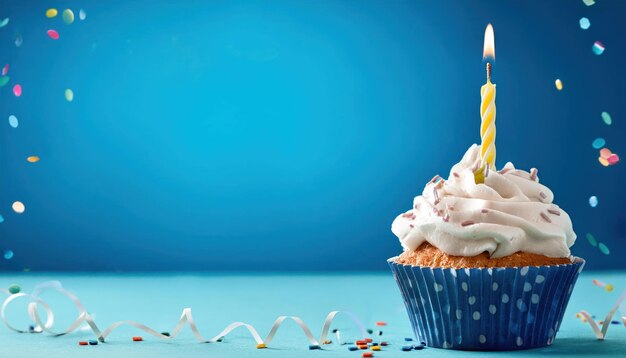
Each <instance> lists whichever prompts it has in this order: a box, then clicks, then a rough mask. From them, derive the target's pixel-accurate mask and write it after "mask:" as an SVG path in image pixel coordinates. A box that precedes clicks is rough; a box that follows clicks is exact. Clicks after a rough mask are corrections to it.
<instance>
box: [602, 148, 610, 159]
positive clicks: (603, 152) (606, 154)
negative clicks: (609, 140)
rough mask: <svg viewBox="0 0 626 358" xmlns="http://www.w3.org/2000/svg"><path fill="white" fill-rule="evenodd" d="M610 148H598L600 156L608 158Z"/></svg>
mask: <svg viewBox="0 0 626 358" xmlns="http://www.w3.org/2000/svg"><path fill="white" fill-rule="evenodd" d="M611 154H613V153H611V150H610V149H609V148H602V149H600V157H602V158H604V159H608V158H609V157H610V156H611Z"/></svg>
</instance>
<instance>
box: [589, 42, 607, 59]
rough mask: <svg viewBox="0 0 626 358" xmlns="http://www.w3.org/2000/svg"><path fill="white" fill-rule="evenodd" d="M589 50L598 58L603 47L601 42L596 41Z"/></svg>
mask: <svg viewBox="0 0 626 358" xmlns="http://www.w3.org/2000/svg"><path fill="white" fill-rule="evenodd" d="M591 50H592V51H593V53H595V54H596V55H598V56H600V55H602V53H603V52H604V45H603V44H602V42H600V41H596V42H594V43H593V47H591Z"/></svg>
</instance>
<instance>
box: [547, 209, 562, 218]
mask: <svg viewBox="0 0 626 358" xmlns="http://www.w3.org/2000/svg"><path fill="white" fill-rule="evenodd" d="M548 212H549V213H550V214H554V215H556V216H561V212H560V211H558V210H556V209H548Z"/></svg>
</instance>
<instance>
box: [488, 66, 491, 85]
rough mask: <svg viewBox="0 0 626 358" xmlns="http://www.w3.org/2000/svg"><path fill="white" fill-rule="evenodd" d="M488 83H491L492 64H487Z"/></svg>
mask: <svg viewBox="0 0 626 358" xmlns="http://www.w3.org/2000/svg"><path fill="white" fill-rule="evenodd" d="M487 82H491V63H489V62H487Z"/></svg>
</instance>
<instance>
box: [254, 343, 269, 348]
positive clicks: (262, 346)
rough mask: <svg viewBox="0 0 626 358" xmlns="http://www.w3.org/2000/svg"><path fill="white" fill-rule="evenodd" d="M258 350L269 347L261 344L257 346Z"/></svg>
mask: <svg viewBox="0 0 626 358" xmlns="http://www.w3.org/2000/svg"><path fill="white" fill-rule="evenodd" d="M256 348H257V349H263V348H267V346H266V345H265V343H259V344H257V345H256Z"/></svg>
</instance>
